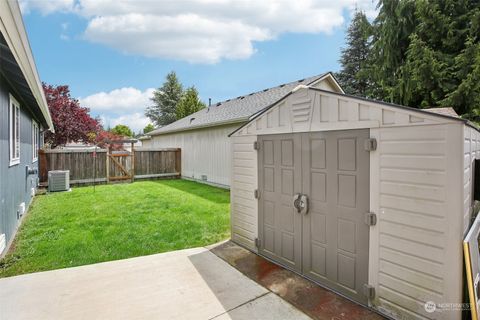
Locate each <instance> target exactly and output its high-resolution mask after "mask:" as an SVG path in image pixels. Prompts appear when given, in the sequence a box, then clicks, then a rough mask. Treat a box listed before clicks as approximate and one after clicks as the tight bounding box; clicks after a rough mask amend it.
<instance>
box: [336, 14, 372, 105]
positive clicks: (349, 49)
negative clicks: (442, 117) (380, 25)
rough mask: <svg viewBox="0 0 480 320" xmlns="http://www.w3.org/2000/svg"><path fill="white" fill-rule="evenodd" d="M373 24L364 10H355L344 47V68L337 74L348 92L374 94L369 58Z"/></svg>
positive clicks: (361, 94) (364, 94)
mask: <svg viewBox="0 0 480 320" xmlns="http://www.w3.org/2000/svg"><path fill="white" fill-rule="evenodd" d="M371 36H372V26H371V25H370V22H369V21H368V19H367V17H366V15H365V13H364V12H362V11H355V14H354V16H353V19H352V22H351V23H350V26H349V27H348V30H347V36H346V42H347V46H346V47H345V48H343V49H342V55H341V57H340V61H339V62H340V64H341V65H342V69H341V70H340V72H338V73H337V74H336V76H337V78H338V81H339V82H340V84H341V86H342V88H343V89H344V91H345V92H346V93H348V94H353V95H358V96H363V97H368V96H371V95H372V92H371V88H372V83H371V82H372V81H371V71H370V70H369V69H370V68H369V64H368V59H369V55H370V49H371Z"/></svg>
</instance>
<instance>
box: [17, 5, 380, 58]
mask: <svg viewBox="0 0 480 320" xmlns="http://www.w3.org/2000/svg"><path fill="white" fill-rule="evenodd" d="M23 1H28V0H23ZM45 2H47V1H40V0H30V1H28V2H26V7H30V8H35V9H38V10H40V11H41V12H42V13H45V14H46V13H50V12H53V11H66V10H68V11H70V12H73V13H76V14H78V15H80V16H83V17H84V18H85V19H87V21H88V23H87V28H86V30H85V34H84V36H85V38H86V39H88V40H90V41H92V42H96V43H101V44H104V45H107V46H110V47H113V48H115V49H117V50H120V51H122V52H124V53H127V54H139V55H143V56H148V57H160V58H169V59H177V60H185V61H189V62H192V63H215V62H218V61H220V60H222V59H245V58H248V57H250V56H251V55H252V54H253V53H254V52H255V48H254V44H255V42H258V41H267V40H271V39H274V38H276V37H278V36H279V35H281V34H283V33H292V32H293V33H331V32H332V31H333V30H334V29H335V28H337V27H339V26H341V25H342V24H343V23H344V18H343V14H344V12H345V10H350V11H351V10H353V9H354V8H355V6H357V7H358V8H359V9H362V10H365V11H367V12H369V13H370V12H372V10H374V7H375V3H373V2H372V0H337V1H330V0H295V1H291V0H261V1H259V0H182V1H161V2H160V1H153V0H123V1H117V0H103V1H99V0H55V1H53V2H52V4H49V5H46V6H45V5H44V4H45ZM39 3H41V4H42V5H39ZM55 8H56V9H55Z"/></svg>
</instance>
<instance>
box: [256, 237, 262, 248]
mask: <svg viewBox="0 0 480 320" xmlns="http://www.w3.org/2000/svg"><path fill="white" fill-rule="evenodd" d="M260 244H261V243H260V239H258V238H255V247H257V248H260Z"/></svg>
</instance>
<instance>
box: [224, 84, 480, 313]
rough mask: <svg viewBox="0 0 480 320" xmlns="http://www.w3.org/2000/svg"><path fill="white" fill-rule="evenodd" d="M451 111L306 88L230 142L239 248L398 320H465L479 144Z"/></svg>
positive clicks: (234, 227) (476, 134)
mask: <svg viewBox="0 0 480 320" xmlns="http://www.w3.org/2000/svg"><path fill="white" fill-rule="evenodd" d="M446 110H447V111H448V109H442V110H437V112H438V113H432V112H429V111H425V110H419V109H412V108H407V107H402V106H398V105H393V104H388V103H383V102H378V101H372V100H366V99H362V98H358V97H354V96H348V95H345V94H341V93H335V92H331V91H326V90H322V89H317V88H308V87H305V86H298V87H297V88H295V89H294V90H293V91H292V92H291V93H290V94H288V95H286V96H285V97H283V98H282V99H280V100H279V101H278V102H276V103H275V104H273V105H272V106H271V107H269V108H267V109H265V110H263V111H262V112H261V113H259V114H258V115H257V116H255V117H254V118H253V119H252V120H251V121H249V122H248V123H247V124H245V125H244V126H242V127H240V128H239V129H238V130H236V131H235V132H233V133H232V134H231V139H232V141H231V145H232V184H231V215H232V218H231V224H232V225H231V230H232V239H233V241H235V242H236V243H238V244H240V245H243V246H244V247H246V248H248V249H250V250H252V251H254V252H257V253H259V254H261V255H262V256H265V257H267V258H269V259H271V260H273V261H275V262H277V263H279V264H281V265H283V266H285V267H287V268H289V269H291V270H294V271H296V272H298V273H299V274H302V275H304V276H306V277H308V278H310V279H312V280H314V281H316V282H318V283H319V284H321V285H323V286H325V287H328V288H330V289H332V290H334V291H336V292H337V293H340V294H342V295H344V296H345V297H347V298H349V299H352V300H354V301H356V302H358V303H360V304H363V305H369V306H371V307H372V308H374V309H375V310H377V311H379V312H381V313H383V314H385V315H388V316H391V317H393V318H395V319H460V318H461V311H460V309H461V308H459V306H455V305H449V304H455V303H461V302H462V301H463V295H462V292H463V278H462V271H463V264H462V261H463V260H462V259H463V258H462V257H463V256H462V239H463V237H464V234H465V233H466V232H467V230H468V228H469V226H470V221H471V217H472V213H473V204H474V201H473V199H472V162H473V159H475V158H476V157H480V153H479V150H480V133H479V132H478V130H477V129H475V128H474V127H473V126H472V125H471V124H469V123H468V122H466V121H464V120H462V119H460V118H458V117H456V116H455V114H454V113H448V112H445V111H446ZM426 302H433V303H435V304H436V310H435V311H433V312H432V308H426V307H425V303H426Z"/></svg>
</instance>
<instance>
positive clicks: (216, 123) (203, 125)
mask: <svg viewBox="0 0 480 320" xmlns="http://www.w3.org/2000/svg"><path fill="white" fill-rule="evenodd" d="M249 118H250V117H243V118H236V119H234V120H226V121H218V122H210V123H205V124H202V125H197V126H191V127H188V128H178V129H172V130H166V131H162V132H158V133H151V132H149V134H150V136H152V137H153V136H160V135H163V134H168V133H175V132H180V131H191V130H196V129H203V128H210V127H218V126H223V125H227V124H235V123H244V122H248V121H249Z"/></svg>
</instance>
